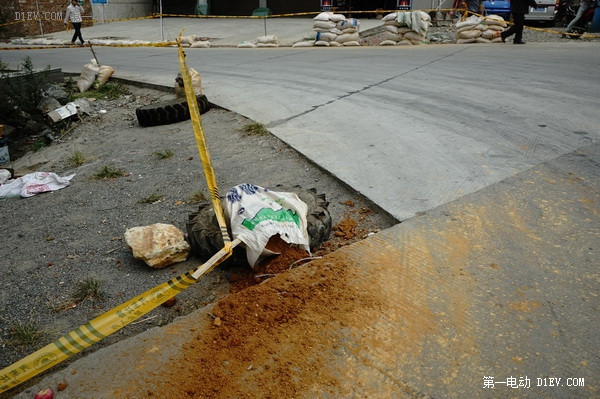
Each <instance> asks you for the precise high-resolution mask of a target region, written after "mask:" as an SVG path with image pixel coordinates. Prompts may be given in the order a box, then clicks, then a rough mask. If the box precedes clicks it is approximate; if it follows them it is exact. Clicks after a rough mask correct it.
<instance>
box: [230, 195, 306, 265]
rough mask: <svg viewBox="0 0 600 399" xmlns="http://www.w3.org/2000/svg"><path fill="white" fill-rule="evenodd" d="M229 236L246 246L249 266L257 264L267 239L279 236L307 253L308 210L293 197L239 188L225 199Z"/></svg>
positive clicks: (295, 196) (296, 197)
mask: <svg viewBox="0 0 600 399" xmlns="http://www.w3.org/2000/svg"><path fill="white" fill-rule="evenodd" d="M225 204H226V205H225V211H226V212H227V213H228V214H229V215H230V220H231V234H232V236H233V238H234V239H235V238H239V239H240V240H241V241H242V242H243V243H244V244H246V255H247V257H248V263H249V264H250V265H251V266H254V265H255V264H256V261H257V260H258V258H259V256H260V254H261V253H262V252H263V249H264V248H265V246H266V245H267V243H268V241H269V238H271V237H272V236H274V235H276V234H279V236H280V237H281V239H282V240H283V241H285V242H287V243H288V244H298V245H301V246H302V247H304V249H306V251H307V252H309V253H310V248H309V244H310V237H309V235H308V230H307V222H306V215H307V212H308V206H307V205H306V204H305V203H304V202H302V201H301V200H300V199H299V198H298V196H297V195H296V194H295V193H284V192H277V191H271V190H269V189H266V188H264V187H260V186H255V185H253V184H240V185H238V186H235V187H233V188H232V189H231V190H229V192H228V193H227V195H226V202H225Z"/></svg>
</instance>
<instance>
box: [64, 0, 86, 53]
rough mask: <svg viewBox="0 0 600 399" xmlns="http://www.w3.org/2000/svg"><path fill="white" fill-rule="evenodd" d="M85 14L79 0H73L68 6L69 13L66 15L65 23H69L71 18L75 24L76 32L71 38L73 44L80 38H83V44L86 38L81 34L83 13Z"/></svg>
mask: <svg viewBox="0 0 600 399" xmlns="http://www.w3.org/2000/svg"><path fill="white" fill-rule="evenodd" d="M82 14H83V7H81V6H80V5H79V4H78V3H77V0H71V4H69V6H68V7H67V15H66V16H65V25H66V24H68V23H69V19H70V20H71V24H73V29H75V33H74V34H73V38H72V39H71V44H75V40H76V39H77V38H79V40H81V44H82V45H83V43H85V42H84V40H83V37H82V36H81V21H82V19H81V15H82Z"/></svg>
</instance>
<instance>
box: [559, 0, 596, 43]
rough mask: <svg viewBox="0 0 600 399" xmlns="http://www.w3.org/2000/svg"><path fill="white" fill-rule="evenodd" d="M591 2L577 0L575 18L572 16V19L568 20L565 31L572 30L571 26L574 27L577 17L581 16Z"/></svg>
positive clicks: (588, 0)
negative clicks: (577, 5)
mask: <svg viewBox="0 0 600 399" xmlns="http://www.w3.org/2000/svg"><path fill="white" fill-rule="evenodd" d="M592 3H593V0H580V1H579V8H578V9H577V15H575V18H573V20H571V22H569V25H567V27H566V28H565V32H568V33H571V32H573V28H574V27H575V24H576V23H577V21H579V19H581V17H582V16H583V14H584V13H585V12H586V11H587V10H589V9H590V8H592ZM562 37H566V35H562Z"/></svg>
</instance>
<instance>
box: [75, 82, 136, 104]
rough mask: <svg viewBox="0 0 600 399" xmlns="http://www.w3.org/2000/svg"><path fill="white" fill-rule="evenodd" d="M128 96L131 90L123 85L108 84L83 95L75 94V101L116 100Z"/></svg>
mask: <svg viewBox="0 0 600 399" xmlns="http://www.w3.org/2000/svg"><path fill="white" fill-rule="evenodd" d="M126 94H129V90H128V89H127V87H125V86H124V85H122V84H121V83H113V82H106V83H105V84H103V85H102V86H98V87H94V88H91V89H90V90H88V91H84V92H83V93H76V94H73V99H76V98H96V99H99V100H114V99H117V98H120V97H123V96H124V95H126Z"/></svg>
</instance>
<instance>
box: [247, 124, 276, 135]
mask: <svg viewBox="0 0 600 399" xmlns="http://www.w3.org/2000/svg"><path fill="white" fill-rule="evenodd" d="M242 130H243V131H244V132H246V133H248V134H253V135H259V136H260V135H263V134H269V131H268V130H267V128H266V127H265V125H263V124H262V123H250V124H247V125H244V126H243V127H242Z"/></svg>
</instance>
